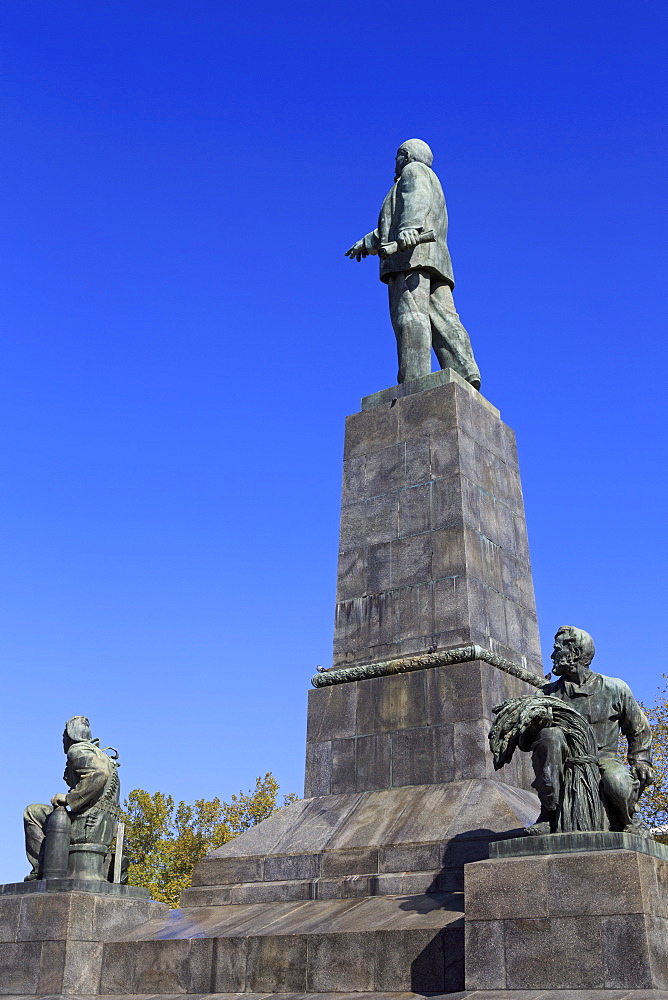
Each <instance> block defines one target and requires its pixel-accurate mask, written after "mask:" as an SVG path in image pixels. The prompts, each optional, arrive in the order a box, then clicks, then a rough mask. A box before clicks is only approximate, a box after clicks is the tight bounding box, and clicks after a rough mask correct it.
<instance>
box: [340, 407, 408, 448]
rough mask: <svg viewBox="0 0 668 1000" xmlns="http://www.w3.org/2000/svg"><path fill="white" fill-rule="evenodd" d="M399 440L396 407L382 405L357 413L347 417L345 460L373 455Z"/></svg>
mask: <svg viewBox="0 0 668 1000" xmlns="http://www.w3.org/2000/svg"><path fill="white" fill-rule="evenodd" d="M398 440H399V438H398V420H397V409H396V407H392V408H389V407H381V408H377V409H375V410H366V411H362V412H360V413H355V414H353V415H352V416H350V417H346V435H345V445H344V452H343V458H344V461H347V460H348V459H350V458H355V457H357V456H359V455H372V454H373V453H374V452H376V451H380V450H381V449H383V448H387V447H388V446H389V445H392V444H396V443H397V441H398Z"/></svg>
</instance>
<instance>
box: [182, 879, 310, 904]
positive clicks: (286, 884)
mask: <svg viewBox="0 0 668 1000" xmlns="http://www.w3.org/2000/svg"><path fill="white" fill-rule="evenodd" d="M312 884H313V883H312V882H311V881H310V880H306V881H299V880H296V881H292V880H287V881H275V882H246V883H244V884H242V885H233V886H232V887H231V889H230V890H229V892H228V899H227V900H221V899H220V897H218V896H217V893H218V892H219V890H216V889H213V890H208V892H209V893H210V895H208V896H207V895H204V896H203V897H202V902H200V903H197V902H195V901H194V899H192V898H191V899H190V900H189V901H187V902H186V903H185V905H189V906H198V905H199V906H215V905H218V906H220V905H221V904H222V905H226V903H233V904H236V903H279V902H289V901H291V900H302V899H312V898H313V893H312ZM193 891H196V890H193ZM181 905H182V906H183V905H184V904H183V903H182V904H181Z"/></svg>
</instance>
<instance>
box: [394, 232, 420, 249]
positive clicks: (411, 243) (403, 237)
mask: <svg viewBox="0 0 668 1000" xmlns="http://www.w3.org/2000/svg"><path fill="white" fill-rule="evenodd" d="M419 235H420V234H419V232H418V231H417V229H402V230H401V232H400V233H399V235H398V236H397V243H398V244H399V249H400V250H406V249H408V247H416V246H417V245H418V237H419Z"/></svg>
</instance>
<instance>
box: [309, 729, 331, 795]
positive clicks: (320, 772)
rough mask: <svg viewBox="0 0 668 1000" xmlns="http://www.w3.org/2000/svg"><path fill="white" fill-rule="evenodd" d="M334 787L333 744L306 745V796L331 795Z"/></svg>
mask: <svg viewBox="0 0 668 1000" xmlns="http://www.w3.org/2000/svg"><path fill="white" fill-rule="evenodd" d="M331 787H332V744H331V743H330V742H326V743H307V744H306V770H305V774H304V796H305V798H307V799H308V798H311V797H312V796H315V795H329V794H330V791H331Z"/></svg>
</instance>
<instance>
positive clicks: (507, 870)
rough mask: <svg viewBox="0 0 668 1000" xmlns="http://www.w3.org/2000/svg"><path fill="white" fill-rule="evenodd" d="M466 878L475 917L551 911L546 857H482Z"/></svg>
mask: <svg viewBox="0 0 668 1000" xmlns="http://www.w3.org/2000/svg"><path fill="white" fill-rule="evenodd" d="M500 865H502V866H503V867H500ZM465 879H466V888H465V892H466V907H467V912H468V913H469V915H470V917H471V919H472V920H475V921H478V920H485V921H486V920H495V921H498V920H509V919H513V918H516V917H544V918H547V917H548V915H549V911H548V859H547V858H532V859H531V860H529V859H517V860H511V859H508V860H504V861H503V862H500V861H479V862H478V863H477V864H469V865H467V867H466V869H465ZM583 888H584V890H585V891H587V887H586V886H583ZM532 985H533V984H532ZM476 988H479V987H476Z"/></svg>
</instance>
